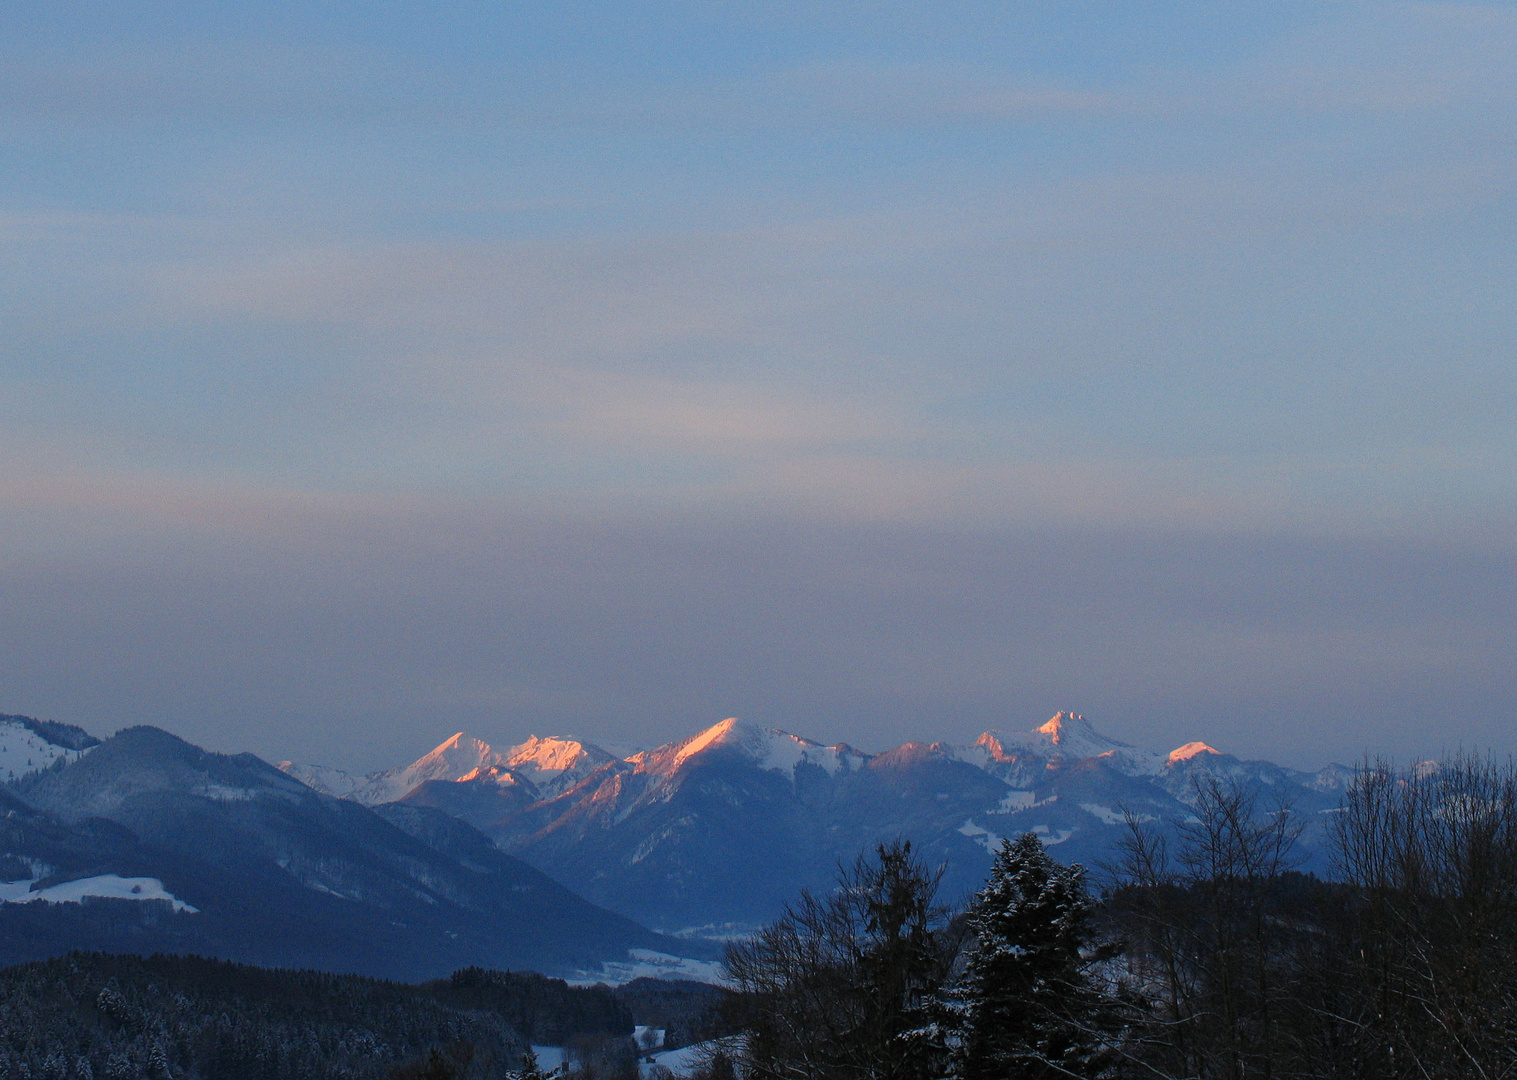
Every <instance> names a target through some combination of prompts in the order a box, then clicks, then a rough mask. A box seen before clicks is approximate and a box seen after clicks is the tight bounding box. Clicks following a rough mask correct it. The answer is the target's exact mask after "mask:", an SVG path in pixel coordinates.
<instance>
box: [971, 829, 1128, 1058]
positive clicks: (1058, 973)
mask: <svg viewBox="0 0 1517 1080" xmlns="http://www.w3.org/2000/svg"><path fill="white" fill-rule="evenodd" d="M1084 873H1085V872H1084V869H1083V868H1082V867H1080V866H1078V865H1076V866H1067V867H1066V866H1060V865H1059V864H1058V863H1056V862H1054V860H1053V859H1051V858H1050V857H1049V855H1048V852H1047V851H1045V850H1044V848H1043V842H1042V841H1041V840H1039V839H1038V837H1037V835H1036V834H1034V833H1024V834H1023V835H1022V836H1020V837H1018V838H1017V839H1015V840H1005V841H1002V844H1001V849H1000V851H999V852H998V853H997V855H996V859H995V864H994V866H993V867H992V868H991V871H990V877H989V879H988V880H987V881H986V884H985V888H984V889H982V890H981V891H980V892H979V894H978V895H977V896H976V897H975V899H974V901H973V903H972V904H971V905H970V908H969V912H968V922H969V928H970V931H971V933H972V934H973V935H974V938H975V941H974V942H973V944H972V946H971V953H970V956H969V960H968V963H967V964H966V966H965V969H964V974H963V976H962V978H961V979H960V980H959V981H958V983H957V985H956V986H955V987H954V988H953V990H951V991H950V992H949V993H948V994H947V995H945V999H944V1004H945V1006H946V1008H945V1010H944V1011H945V1014H946V1021H945V1025H944V1026H945V1027H946V1028H947V1029H948V1031H949V1033H950V1034H951V1041H952V1043H953V1050H952V1056H951V1062H952V1072H953V1074H954V1076H955V1077H956V1078H957V1080H1009V1078H1028V1080H1033V1078H1037V1080H1043V1078H1045V1077H1046V1078H1052V1077H1060V1076H1062V1077H1068V1076H1082V1077H1084V1076H1098V1075H1100V1074H1101V1073H1102V1071H1103V1070H1104V1069H1105V1068H1106V1066H1107V1064H1108V1062H1107V1060H1106V1055H1105V1054H1104V1053H1103V1044H1104V1043H1105V1040H1104V1039H1103V1038H1102V1030H1103V1028H1104V1027H1105V1026H1106V1017H1107V1009H1106V1006H1105V1003H1104V1000H1103V998H1102V995H1101V994H1100V993H1098V991H1097V990H1096V988H1095V987H1094V985H1093V984H1092V981H1091V979H1090V976H1089V974H1088V968H1089V966H1090V964H1091V963H1092V962H1093V961H1095V960H1097V959H1100V958H1101V955H1102V954H1099V953H1087V952H1086V947H1087V945H1088V944H1089V942H1090V939H1091V929H1090V912H1091V901H1090V897H1089V894H1088V893H1087V891H1086V888H1085V881H1084Z"/></svg>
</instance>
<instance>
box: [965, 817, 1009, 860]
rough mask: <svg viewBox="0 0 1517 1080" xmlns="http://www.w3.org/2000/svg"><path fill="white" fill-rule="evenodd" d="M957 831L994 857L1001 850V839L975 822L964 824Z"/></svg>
mask: <svg viewBox="0 0 1517 1080" xmlns="http://www.w3.org/2000/svg"><path fill="white" fill-rule="evenodd" d="M957 831H958V832H959V833H960V834H961V835H963V836H967V837H969V839H971V840H973V841H974V842H975V843H977V844H980V845H981V846H983V847H984V848H985V850H986V851H988V852H990V853H991V854H992V855H994V854H995V853H996V852H997V851H999V850H1000V849H1001V838H1000V837H999V836H997V835H996V834H995V833H993V832H991V831H990V830H989V829H986V828H983V827H981V826H979V825H976V824H975V823H974V821H973V820H970V821H966V822H964V824H962V825H960V826H959V827H958V830H957Z"/></svg>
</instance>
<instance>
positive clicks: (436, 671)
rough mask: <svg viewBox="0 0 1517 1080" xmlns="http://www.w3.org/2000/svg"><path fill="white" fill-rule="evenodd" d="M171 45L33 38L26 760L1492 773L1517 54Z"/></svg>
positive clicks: (930, 24) (1425, 13)
mask: <svg viewBox="0 0 1517 1080" xmlns="http://www.w3.org/2000/svg"><path fill="white" fill-rule="evenodd" d="M142 8H143V6H142V5H127V4H121V5H109V4H93V5H74V6H72V7H71V9H69V10H67V11H56V10H52V9H51V8H47V7H34V8H31V9H22V8H20V7H18V6H12V7H11V8H9V9H6V11H5V12H3V13H0V325H3V326H4V334H3V335H0V462H3V466H4V467H3V472H0V611H3V613H4V619H3V624H4V628H3V630H0V635H4V637H3V648H0V688H3V689H4V690H5V693H4V694H3V700H0V709H3V710H6V711H20V712H33V713H39V714H44V715H49V716H53V717H56V718H58V719H65V720H72V721H75V722H81V723H85V724H86V725H87V726H91V727H94V728H96V729H100V730H110V729H112V728H115V727H117V726H120V725H122V724H126V723H133V722H156V723H161V724H163V725H164V726H167V727H169V728H171V729H172V730H176V731H179V732H181V733H184V734H186V735H188V736H190V737H193V738H196V739H198V740H201V741H203V742H205V743H207V744H208V745H213V746H216V747H218V748H237V749H242V748H247V749H253V750H255V751H257V752H260V753H264V754H266V755H270V756H275V757H278V756H295V757H304V758H316V759H330V760H332V761H333V763H338V764H349V765H355V766H368V765H372V764H378V763H383V762H386V761H388V760H390V759H391V758H394V757H398V756H405V755H407V754H409V753H411V752H412V751H417V752H419V751H420V750H422V749H425V748H426V747H427V746H428V745H430V742H429V740H433V736H437V737H439V738H440V737H441V736H442V735H446V734H448V733H450V732H451V731H452V730H455V729H456V728H459V727H466V728H469V729H470V730H473V731H476V732H477V733H478V734H480V735H482V736H485V737H489V738H502V739H509V738H514V737H516V736H519V735H525V734H526V733H527V732H528V731H537V732H539V733H548V732H550V731H570V732H577V733H581V734H584V735H586V736H589V737H594V738H602V739H606V740H610V741H617V742H623V743H638V742H647V741H656V740H659V739H662V738H667V737H672V736H674V735H678V734H682V733H684V732H686V731H688V730H691V729H693V728H695V727H698V726H701V725H703V724H705V723H707V722H710V721H712V720H715V719H719V718H720V717H721V716H725V715H729V714H738V715H743V716H745V717H748V718H750V719H754V720H759V721H763V722H768V723H774V724H779V725H781V726H785V727H788V728H792V729H795V730H799V731H801V732H803V733H805V734H810V735H813V736H815V737H819V738H823V739H828V740H833V739H847V740H849V741H852V742H854V743H856V744H858V745H860V746H863V747H866V748H879V747H882V746H884V745H888V744H890V743H892V742H895V741H898V740H900V739H904V738H907V737H953V738H958V737H964V736H968V735H972V734H974V733H975V732H977V731H978V730H981V729H983V728H985V727H997V726H1000V727H1015V726H1023V725H1025V724H1029V723H1031V722H1034V721H1037V720H1040V719H1042V718H1045V717H1046V715H1047V714H1049V713H1051V712H1052V711H1053V710H1054V709H1056V708H1068V707H1073V708H1076V709H1080V710H1082V711H1084V712H1085V713H1086V714H1087V715H1088V716H1090V717H1091V718H1092V719H1094V720H1095V721H1096V722H1097V723H1098V724H1099V725H1101V726H1103V727H1105V728H1106V729H1107V730H1108V731H1110V732H1111V733H1112V734H1114V735H1117V736H1118V737H1124V738H1127V739H1128V740H1129V741H1133V742H1138V743H1142V744H1144V745H1153V746H1156V747H1164V746H1166V745H1167V744H1169V743H1178V742H1180V741H1185V740H1186V739H1189V738H1191V737H1204V738H1207V739H1208V740H1209V741H1212V742H1214V743H1217V744H1219V745H1223V746H1224V748H1228V749H1235V750H1237V751H1239V752H1242V753H1247V754H1253V755H1266V756H1274V757H1277V758H1284V759H1291V760H1295V761H1298V762H1299V763H1302V764H1307V763H1310V762H1312V761H1317V760H1321V759H1325V758H1328V757H1340V758H1342V757H1351V756H1353V755H1356V754H1358V753H1359V752H1361V751H1363V750H1364V749H1375V750H1384V751H1388V752H1392V753H1421V752H1432V751H1436V750H1438V749H1439V748H1440V745H1441V744H1449V743H1453V744H1460V743H1463V744H1466V745H1481V746H1491V747H1495V748H1497V749H1500V750H1503V751H1506V750H1517V738H1514V735H1513V731H1514V726H1513V720H1514V717H1517V712H1514V709H1517V690H1514V689H1513V687H1512V685H1511V680H1510V672H1511V671H1512V670H1513V669H1514V666H1517V665H1514V661H1517V655H1514V651H1517V650H1514V638H1517V635H1514V633H1513V629H1514V616H1517V603H1514V600H1517V596H1514V593H1517V589H1514V579H1513V574H1512V571H1513V569H1514V567H1513V561H1514V559H1513V555H1514V552H1513V544H1512V526H1513V524H1514V521H1517V460H1514V459H1517V451H1514V446H1517V440H1514V439H1513V438H1512V437H1511V436H1512V427H1513V424H1512V421H1511V417H1512V416H1513V415H1514V414H1517V393H1514V390H1517V378H1514V375H1513V344H1514V337H1517V334H1514V331H1517V318H1514V311H1513V301H1512V297H1513V296H1517V287H1514V286H1517V281H1514V277H1517V266H1514V255H1513V252H1517V243H1514V240H1517V236H1514V232H1517V229H1514V224H1517V221H1514V214H1513V209H1514V205H1517V202H1514V176H1517V173H1514V164H1517V141H1514V129H1513V124H1512V120H1511V118H1512V117H1513V116H1514V115H1517V61H1514V59H1513V58H1514V57H1517V8H1514V7H1513V6H1511V5H1507V4H1501V5H1466V4H1392V3H1374V4H1283V3H1282V4H1268V5H1260V4H1237V5H1225V4H1205V5H1201V4H1196V5H1187V4H1143V5H1136V4H1106V5H1100V4H1068V3H1063V4H1018V5H974V4H932V5H926V4H920V5H892V4H871V5H851V4H831V5H826V4H823V5H818V4H804V5H802V4H746V5H729V4H718V3H703V4H688V5H676V4H667V5H653V4H645V5H628V4H561V5H437V4H431V5H403V4H384V5H374V4H368V5H355V6H343V5H333V4H311V3H307V4H291V5H279V4H259V3H248V4H243V5H236V6H233V5H189V4H185V5H169V4H157V5H152V6H151V10H149V11H144V10H142ZM1324 717H1332V718H1333V719H1332V722H1331V723H1324ZM444 729H446V730H444Z"/></svg>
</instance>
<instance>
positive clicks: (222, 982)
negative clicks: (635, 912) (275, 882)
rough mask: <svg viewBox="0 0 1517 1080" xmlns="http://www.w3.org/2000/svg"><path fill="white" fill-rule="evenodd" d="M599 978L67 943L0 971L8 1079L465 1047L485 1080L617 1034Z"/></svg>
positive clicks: (377, 1061) (180, 1071) (118, 1078)
mask: <svg viewBox="0 0 1517 1080" xmlns="http://www.w3.org/2000/svg"><path fill="white" fill-rule="evenodd" d="M631 1032H632V1017H631V1013H630V1012H629V1011H628V1010H627V1007H626V1006H625V1005H623V1004H622V1003H621V1002H619V1001H617V1000H616V998H615V997H614V996H613V995H612V993H611V991H610V990H608V989H606V988H604V987H594V988H588V989H581V988H575V987H570V986H568V985H566V984H565V983H563V982H562V981H560V980H558V979H548V978H545V977H543V976H541V975H535V974H532V973H515V972H485V971H480V970H478V969H474V970H466V971H460V972H457V973H456V974H455V975H454V976H453V977H452V978H449V979H442V980H438V981H436V982H432V983H427V984H425V985H421V986H411V985H406V984H404V983H395V982H387V981H384V980H380V979H370V978H365V977H362V976H355V975H331V974H325V973H320V972H312V971H280V970H268V969H263V968H255V967H248V966H246V965H243V964H233V963H228V962H225V961H219V960H207V959H203V958H200V957H172V956H153V957H146V958H143V957H132V956H109V955H101V954H85V953H74V954H71V955H69V956H64V957H59V958H57V959H53V960H47V961H40V962H36V963H29V964H21V965H17V966H15V967H10V968H6V969H3V970H0V1077H5V1078H7V1080H23V1078H25V1080H141V1078H152V1080H161V1078H167V1077H174V1078H183V1080H371V1078H374V1080H377V1078H380V1077H384V1076H385V1075H387V1074H388V1073H389V1072H390V1070H392V1069H394V1068H396V1067H397V1066H400V1065H403V1064H404V1063H406V1062H410V1061H416V1060H418V1059H424V1058H425V1057H426V1056H427V1055H428V1054H429V1052H431V1051H432V1050H433V1049H434V1048H446V1047H455V1046H467V1047H469V1049H470V1051H471V1052H472V1054H473V1059H474V1069H475V1071H474V1072H473V1073H472V1074H471V1075H474V1076H476V1077H478V1078H480V1080H489V1078H494V1077H504V1076H505V1075H506V1074H507V1073H511V1072H515V1071H518V1070H519V1069H520V1068H521V1055H522V1052H523V1051H524V1049H525V1047H526V1045H527V1044H528V1043H529V1042H532V1041H539V1042H548V1043H562V1042H567V1041H569V1040H570V1039H572V1038H575V1037H601V1038H605V1037H612V1038H617V1039H620V1038H624V1037H626V1036H628V1035H630V1034H631Z"/></svg>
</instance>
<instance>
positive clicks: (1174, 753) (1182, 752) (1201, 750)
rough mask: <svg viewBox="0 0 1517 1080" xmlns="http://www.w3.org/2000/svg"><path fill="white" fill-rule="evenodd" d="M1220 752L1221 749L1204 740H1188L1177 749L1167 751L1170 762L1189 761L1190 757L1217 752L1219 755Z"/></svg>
mask: <svg viewBox="0 0 1517 1080" xmlns="http://www.w3.org/2000/svg"><path fill="white" fill-rule="evenodd" d="M1221 753H1222V751H1220V750H1218V749H1217V748H1216V747H1214V746H1208V745H1207V744H1206V743H1204V742H1188V743H1186V744H1185V745H1184V746H1182V747H1180V748H1179V749H1177V750H1171V751H1170V752H1169V760H1170V762H1172V763H1173V762H1176V761H1189V760H1190V759H1191V758H1194V757H1200V756H1201V755H1202V754H1217V755H1218V756H1220V755H1221Z"/></svg>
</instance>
